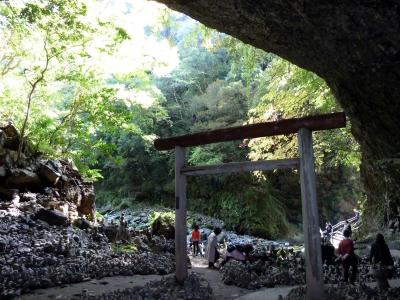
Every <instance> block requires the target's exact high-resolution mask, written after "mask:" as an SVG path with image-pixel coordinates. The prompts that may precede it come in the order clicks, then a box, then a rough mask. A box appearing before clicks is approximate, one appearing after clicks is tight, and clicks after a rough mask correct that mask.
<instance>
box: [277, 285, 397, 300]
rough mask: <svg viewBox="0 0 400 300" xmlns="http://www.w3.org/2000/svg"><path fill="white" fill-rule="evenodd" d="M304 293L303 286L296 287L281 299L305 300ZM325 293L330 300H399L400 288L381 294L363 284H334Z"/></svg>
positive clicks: (390, 289)
mask: <svg viewBox="0 0 400 300" xmlns="http://www.w3.org/2000/svg"><path fill="white" fill-rule="evenodd" d="M306 292H307V289H306V287H305V286H301V287H297V288H294V289H293V290H291V291H290V292H289V294H288V295H287V296H285V297H284V298H283V299H285V300H305V299H306ZM325 293H326V298H327V299H330V300H343V299H346V300H347V299H348V300H397V299H399V293H400V288H398V287H397V288H389V290H387V291H382V292H381V291H379V290H378V289H377V288H370V287H368V286H366V285H364V284H361V285H355V286H352V285H347V284H334V285H331V286H329V287H328V288H327V289H326V291H325ZM280 299H282V297H280Z"/></svg>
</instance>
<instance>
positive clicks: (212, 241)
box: [191, 224, 221, 268]
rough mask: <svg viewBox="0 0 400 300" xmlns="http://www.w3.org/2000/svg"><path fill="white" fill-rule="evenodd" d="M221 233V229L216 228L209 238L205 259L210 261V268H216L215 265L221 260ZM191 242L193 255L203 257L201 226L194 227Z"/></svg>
mask: <svg viewBox="0 0 400 300" xmlns="http://www.w3.org/2000/svg"><path fill="white" fill-rule="evenodd" d="M220 233H221V228H219V227H216V228H215V229H214V231H213V232H212V233H211V234H210V235H209V236H208V238H207V246H206V250H205V257H206V259H207V260H208V266H209V268H214V263H215V262H216V261H217V260H218V259H219V257H220V254H219V252H218V242H219V241H218V235H219V234H220ZM191 242H192V247H193V252H192V253H193V255H194V256H197V255H198V254H200V255H202V254H203V253H202V250H201V249H200V243H201V232H200V227H199V225H197V224H196V225H194V226H193V231H192V234H191Z"/></svg>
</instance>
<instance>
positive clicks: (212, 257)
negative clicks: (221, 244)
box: [206, 227, 221, 268]
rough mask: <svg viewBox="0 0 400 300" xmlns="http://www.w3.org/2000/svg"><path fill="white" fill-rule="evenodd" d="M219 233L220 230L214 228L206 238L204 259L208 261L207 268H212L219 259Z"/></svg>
mask: <svg viewBox="0 0 400 300" xmlns="http://www.w3.org/2000/svg"><path fill="white" fill-rule="evenodd" d="M220 233H221V229H220V228H218V227H216V228H215V229H214V231H213V232H212V233H211V234H210V235H209V236H208V239H207V248H206V258H207V260H208V267H209V268H214V263H215V262H216V261H217V260H218V258H219V252H218V250H217V246H218V235H219V234H220Z"/></svg>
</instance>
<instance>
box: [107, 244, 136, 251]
mask: <svg viewBox="0 0 400 300" xmlns="http://www.w3.org/2000/svg"><path fill="white" fill-rule="evenodd" d="M111 248H112V250H113V251H114V252H117V253H135V252H137V251H138V249H137V246H136V245H135V244H132V243H129V244H121V243H113V244H111Z"/></svg>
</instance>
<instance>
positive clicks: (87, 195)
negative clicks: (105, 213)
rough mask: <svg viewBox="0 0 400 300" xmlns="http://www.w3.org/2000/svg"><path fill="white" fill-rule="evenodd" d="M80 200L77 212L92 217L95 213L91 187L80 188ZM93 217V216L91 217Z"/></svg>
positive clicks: (94, 197) (93, 195)
mask: <svg viewBox="0 0 400 300" xmlns="http://www.w3.org/2000/svg"><path fill="white" fill-rule="evenodd" d="M81 195H82V199H81V202H80V205H77V206H78V211H79V212H80V213H82V214H84V215H93V214H94V213H95V208H96V206H95V199H96V196H95V194H94V188H93V185H92V184H90V185H84V186H82V187H81ZM92 217H93V218H94V217H95V216H94V215H93V216H92Z"/></svg>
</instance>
